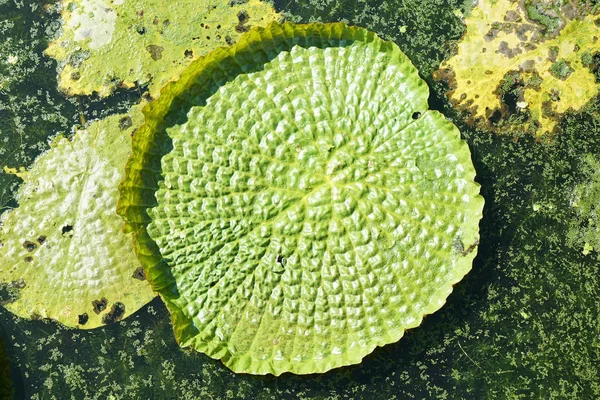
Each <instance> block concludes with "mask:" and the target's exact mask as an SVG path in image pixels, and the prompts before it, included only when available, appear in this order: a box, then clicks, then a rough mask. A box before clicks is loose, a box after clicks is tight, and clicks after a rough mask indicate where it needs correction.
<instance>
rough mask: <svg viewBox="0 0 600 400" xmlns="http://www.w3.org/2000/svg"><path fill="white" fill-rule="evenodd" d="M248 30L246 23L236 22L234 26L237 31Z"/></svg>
mask: <svg viewBox="0 0 600 400" xmlns="http://www.w3.org/2000/svg"><path fill="white" fill-rule="evenodd" d="M249 30H250V27H249V26H248V25H241V24H238V25H236V26H235V31H236V32H238V33H244V32H248V31H249Z"/></svg>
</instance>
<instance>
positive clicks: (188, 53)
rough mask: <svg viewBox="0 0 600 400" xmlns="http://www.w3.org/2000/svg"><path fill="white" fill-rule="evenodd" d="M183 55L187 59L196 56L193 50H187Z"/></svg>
mask: <svg viewBox="0 0 600 400" xmlns="http://www.w3.org/2000/svg"><path fill="white" fill-rule="evenodd" d="M183 55H184V56H185V57H186V58H192V57H193V56H194V52H193V51H192V50H186V51H184V52H183Z"/></svg>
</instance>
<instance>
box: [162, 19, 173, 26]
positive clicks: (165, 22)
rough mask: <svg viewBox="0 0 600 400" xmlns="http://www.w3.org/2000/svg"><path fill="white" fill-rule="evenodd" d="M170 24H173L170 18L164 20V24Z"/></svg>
mask: <svg viewBox="0 0 600 400" xmlns="http://www.w3.org/2000/svg"><path fill="white" fill-rule="evenodd" d="M170 24H171V21H169V20H168V19H165V20H164V21H163V25H164V26H169V25H170Z"/></svg>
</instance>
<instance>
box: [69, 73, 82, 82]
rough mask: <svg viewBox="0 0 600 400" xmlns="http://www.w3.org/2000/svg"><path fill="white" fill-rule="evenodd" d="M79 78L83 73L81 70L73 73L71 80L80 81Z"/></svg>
mask: <svg viewBox="0 0 600 400" xmlns="http://www.w3.org/2000/svg"><path fill="white" fill-rule="evenodd" d="M79 78H81V73H80V72H79V71H75V72H72V73H71V80H74V81H78V80H79Z"/></svg>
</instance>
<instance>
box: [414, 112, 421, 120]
mask: <svg viewBox="0 0 600 400" xmlns="http://www.w3.org/2000/svg"><path fill="white" fill-rule="evenodd" d="M420 116H421V113H420V112H418V111H415V112H414V113H413V114H412V119H419V117H420Z"/></svg>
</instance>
